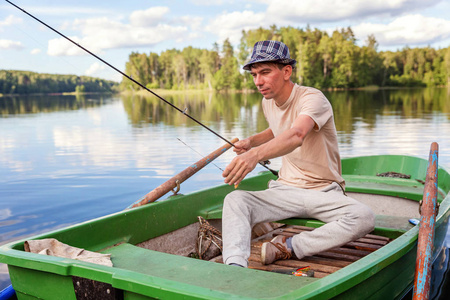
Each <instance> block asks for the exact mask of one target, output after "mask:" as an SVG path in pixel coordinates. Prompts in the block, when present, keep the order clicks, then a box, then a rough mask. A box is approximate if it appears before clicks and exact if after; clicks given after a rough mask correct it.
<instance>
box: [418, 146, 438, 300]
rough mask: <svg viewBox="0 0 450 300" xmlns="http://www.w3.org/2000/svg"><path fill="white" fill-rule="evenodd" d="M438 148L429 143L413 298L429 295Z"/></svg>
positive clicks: (422, 297)
mask: <svg viewBox="0 0 450 300" xmlns="http://www.w3.org/2000/svg"><path fill="white" fill-rule="evenodd" d="M438 149H439V146H438V144H437V143H432V144H431V148H430V156H429V158H428V168H427V176H426V179H425V188H424V191H423V200H422V203H421V213H420V223H419V226H420V228H419V238H418V243H417V258H416V272H415V275H414V295H413V300H418V299H428V298H429V296H430V281H431V264H432V261H431V259H432V255H433V248H434V247H433V242H434V225H435V223H436V215H437V211H436V207H437V185H438Z"/></svg>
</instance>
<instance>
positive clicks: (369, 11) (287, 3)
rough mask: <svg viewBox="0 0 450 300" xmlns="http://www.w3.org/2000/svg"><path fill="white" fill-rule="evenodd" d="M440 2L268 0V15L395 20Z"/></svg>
mask: <svg viewBox="0 0 450 300" xmlns="http://www.w3.org/2000/svg"><path fill="white" fill-rule="evenodd" d="M441 1H442V0H389V1H386V0H372V1H366V0H342V1H335V0H321V1H317V0H302V1H291V0H270V1H269V5H268V8H267V15H268V16H273V17H274V18H276V19H277V20H279V21H280V22H281V21H282V20H287V21H291V22H296V23H309V22H336V21H342V20H349V19H362V18H364V17H374V16H397V15H400V14H402V13H405V12H412V11H417V10H419V9H423V8H427V7H430V6H433V5H435V4H437V3H439V2H441Z"/></svg>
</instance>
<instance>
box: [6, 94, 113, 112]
mask: <svg viewBox="0 0 450 300" xmlns="http://www.w3.org/2000/svg"><path fill="white" fill-rule="evenodd" d="M110 101H111V96H107V95H67V96H61V95H54V96H50V95H38V96H8V97H2V98H0V117H8V116H13V115H22V114H37V113H50V112H58V111H65V110H78V109H85V108H89V107H97V106H101V105H104V104H106V103H108V102H110Z"/></svg>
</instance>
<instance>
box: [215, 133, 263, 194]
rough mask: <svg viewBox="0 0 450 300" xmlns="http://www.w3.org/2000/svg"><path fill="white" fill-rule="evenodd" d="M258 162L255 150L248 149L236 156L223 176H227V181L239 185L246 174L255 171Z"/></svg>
mask: <svg viewBox="0 0 450 300" xmlns="http://www.w3.org/2000/svg"><path fill="white" fill-rule="evenodd" d="M244 141H245V140H244ZM245 151H247V150H245ZM257 163H258V159H257V157H256V153H255V151H248V152H245V153H243V154H241V155H238V156H236V157H235V158H234V159H233V160H232V161H231V163H230V164H229V165H228V166H227V167H226V168H225V171H223V173H222V176H223V177H225V183H227V184H229V185H233V184H234V185H235V186H237V185H239V183H241V181H242V180H243V179H244V178H245V176H247V174H248V173H250V172H251V171H253V169H254V168H255V167H256V164H257Z"/></svg>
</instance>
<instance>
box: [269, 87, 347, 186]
mask: <svg viewBox="0 0 450 300" xmlns="http://www.w3.org/2000/svg"><path fill="white" fill-rule="evenodd" d="M262 107H263V111H264V115H265V117H266V119H267V122H269V128H270V129H271V130H272V132H273V134H274V136H275V137H276V136H278V135H279V134H281V133H282V132H284V131H285V130H288V129H290V128H291V127H292V124H293V122H294V120H295V119H296V118H297V117H298V116H299V115H307V116H309V117H311V118H312V119H313V120H314V122H315V123H316V125H315V127H314V129H313V130H311V131H310V132H309V134H308V135H307V136H306V137H305V139H304V141H303V144H302V146H300V147H298V148H296V149H295V150H294V151H292V152H291V153H289V154H286V155H284V156H283V157H282V165H281V169H280V172H279V179H278V180H279V181H280V182H283V183H285V184H288V185H293V186H298V187H301V188H306V189H322V188H324V187H325V186H327V185H329V184H330V183H332V182H337V183H339V184H341V186H342V187H344V183H345V182H344V179H343V178H342V176H341V159H340V156H339V149H338V141H337V134H336V127H335V125H334V118H333V110H332V107H331V104H330V102H329V101H328V99H327V98H326V97H325V96H324V95H323V94H322V92H321V91H319V90H317V89H315V88H311V87H304V86H299V85H297V84H295V85H294V88H293V89H292V93H291V95H290V96H289V99H288V100H287V101H286V102H285V103H284V104H283V105H282V106H280V107H278V106H277V105H276V103H275V101H274V100H273V99H265V98H263V100H262Z"/></svg>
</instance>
